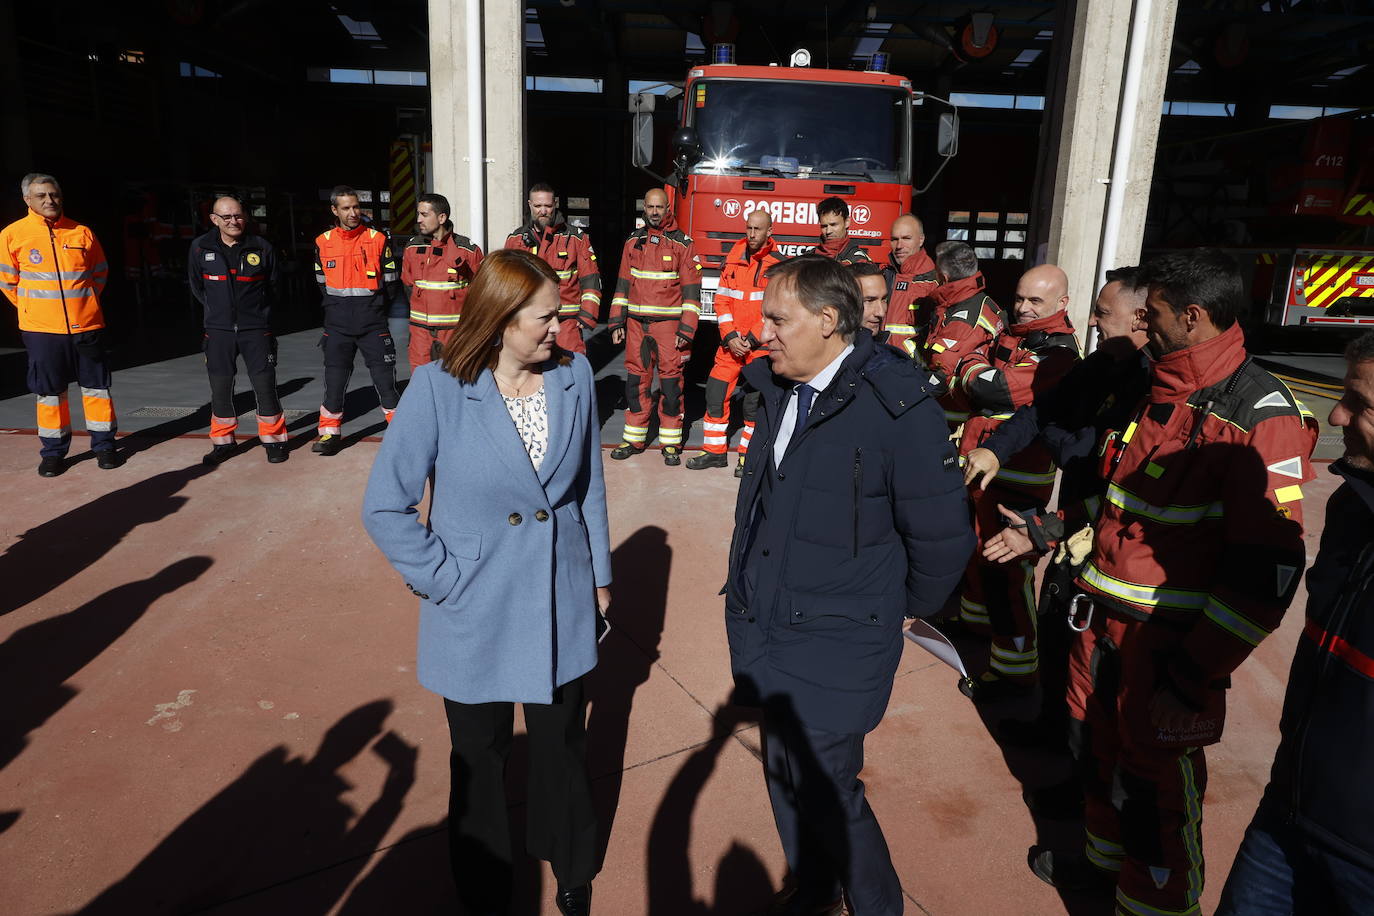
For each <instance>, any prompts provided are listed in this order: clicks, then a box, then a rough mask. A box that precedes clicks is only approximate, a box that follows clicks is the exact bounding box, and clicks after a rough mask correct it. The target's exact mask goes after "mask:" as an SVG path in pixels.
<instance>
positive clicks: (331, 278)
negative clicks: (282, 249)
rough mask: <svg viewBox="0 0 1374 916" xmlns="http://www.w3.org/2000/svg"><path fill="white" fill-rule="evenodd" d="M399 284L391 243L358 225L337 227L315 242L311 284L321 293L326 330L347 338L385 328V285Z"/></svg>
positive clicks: (384, 234) (375, 232) (366, 226)
mask: <svg viewBox="0 0 1374 916" xmlns="http://www.w3.org/2000/svg"><path fill="white" fill-rule="evenodd" d="M398 280H400V271H398V270H397V269H396V258H395V256H394V255H393V254H392V253H391V240H390V239H389V238H387V235H386V233H385V232H381V231H378V230H376V229H373V228H372V227H371V226H368V225H366V224H362V225H360V226H358V227H357V228H356V229H352V230H346V229H342V228H340V227H338V226H335V227H334V228H333V229H329V230H326V231H325V232H322V233H321V234H320V235H319V237H318V238H316V239H315V282H316V283H318V284H319V286H320V292H321V293H322V294H323V297H324V298H323V302H322V304H323V305H324V326H325V327H326V328H330V329H331V330H337V331H340V332H342V333H346V334H363V333H366V332H367V331H371V330H376V329H378V328H385V327H386V316H387V306H386V298H387V286H389V285H394V284H395V283H396V282H397V281H398Z"/></svg>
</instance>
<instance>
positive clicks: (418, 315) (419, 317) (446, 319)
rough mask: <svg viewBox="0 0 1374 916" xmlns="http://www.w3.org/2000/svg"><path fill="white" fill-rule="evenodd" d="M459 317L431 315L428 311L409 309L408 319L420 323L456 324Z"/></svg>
mask: <svg viewBox="0 0 1374 916" xmlns="http://www.w3.org/2000/svg"><path fill="white" fill-rule="evenodd" d="M461 317H462V316H461V315H431V314H430V313H428V312H417V311H416V310H415V309H411V310H410V320H411V321H418V322H420V323H421V324H457V323H458V319H459V318H461Z"/></svg>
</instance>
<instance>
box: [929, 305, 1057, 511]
mask: <svg viewBox="0 0 1374 916" xmlns="http://www.w3.org/2000/svg"><path fill="white" fill-rule="evenodd" d="M1077 362H1078V339H1077V338H1076V337H1074V335H1073V325H1072V324H1070V323H1069V315H1068V313H1067V312H1065V311H1062V310H1061V311H1058V312H1055V313H1054V314H1053V315H1050V316H1048V317H1046V318H1039V319H1036V320H1035V321H1028V322H1026V323H1025V324H1014V325H1012V326H1011V327H1010V328H1007V329H1006V330H1005V331H1003V332H1002V333H1001V334H999V335H997V337H996V338H994V339H993V340H992V341H991V342H990V343H989V344H987V345H985V346H982V347H979V348H978V349H977V350H975V351H974V352H973V354H972V355H971V356H967V357H965V358H964V359H963V361H962V362H960V363H959V367H958V370H957V371H956V373H955V377H954V382H953V384H954V387H956V388H957V389H959V390H960V391H962V392H963V393H964V394H965V395H966V396H967V398H968V403H969V404H970V406H971V407H972V410H973V412H972V415H971V416H970V417H969V418H968V421H967V422H966V423H964V432H963V435H962V436H961V437H960V440H959V454H961V455H967V454H968V453H969V452H971V451H973V450H974V449H975V448H978V447H979V446H981V445H982V444H983V442H984V441H986V440H987V438H988V437H989V436H991V435H992V433H993V430H995V429H997V427H999V426H1001V425H1002V424H1003V423H1005V422H1006V421H1007V420H1009V419H1011V415H1012V414H1013V413H1015V412H1016V410H1017V408H1019V407H1024V406H1025V405H1027V404H1030V403H1032V402H1033V401H1035V399H1036V398H1037V397H1040V396H1042V395H1043V394H1044V393H1045V392H1047V391H1050V390H1051V389H1053V388H1054V387H1055V386H1056V385H1058V384H1059V382H1060V380H1061V379H1063V377H1064V376H1065V374H1067V373H1068V371H1069V370H1070V369H1072V368H1073V366H1074V364H1075V363H1077ZM997 481H998V483H1000V484H1002V485H1004V486H1009V487H1012V488H1013V489H1020V490H1028V491H1031V492H1033V493H1034V494H1035V495H1037V496H1044V497H1048V496H1049V491H1050V488H1051V487H1053V486H1054V461H1053V460H1052V459H1051V458H1050V453H1049V451H1047V450H1046V448H1045V446H1043V445H1041V444H1040V442H1039V441H1038V440H1037V441H1036V442H1035V443H1033V444H1032V445H1031V446H1030V447H1029V448H1026V449H1024V450H1022V451H1021V452H1018V453H1017V454H1016V455H1014V456H1012V457H1011V458H1010V459H1008V460H1007V461H1006V462H1005V463H1004V464H1003V465H1002V468H1001V470H999V471H998V472H997Z"/></svg>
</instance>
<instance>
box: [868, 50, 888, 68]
mask: <svg viewBox="0 0 1374 916" xmlns="http://www.w3.org/2000/svg"><path fill="white" fill-rule="evenodd" d="M891 56H892V55H890V54H888V53H887V52H886V51H875V52H873V56H872V57H870V58H869V59H868V69H870V70H872V71H873V72H875V73H886V72H887V65H888V59H889V58H890V57H891Z"/></svg>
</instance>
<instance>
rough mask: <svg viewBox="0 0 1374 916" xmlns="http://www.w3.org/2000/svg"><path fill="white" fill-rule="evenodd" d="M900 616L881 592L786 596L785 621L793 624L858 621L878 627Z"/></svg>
mask: <svg viewBox="0 0 1374 916" xmlns="http://www.w3.org/2000/svg"><path fill="white" fill-rule="evenodd" d="M899 617H900V614H899V612H898V611H897V610H896V609H895V606H894V603H893V601H892V600H891V599H890V598H887V597H886V596H883V595H818V594H812V593H806V592H794V593H792V594H791V595H790V596H789V600H788V614H787V622H788V623H789V624H791V626H793V627H800V628H808V629H809V628H813V627H814V628H823V627H829V626H848V625H850V624H858V625H859V626H863V627H881V626H883V624H884V623H891V622H893V621H894V620H897V619H898V618H899Z"/></svg>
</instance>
